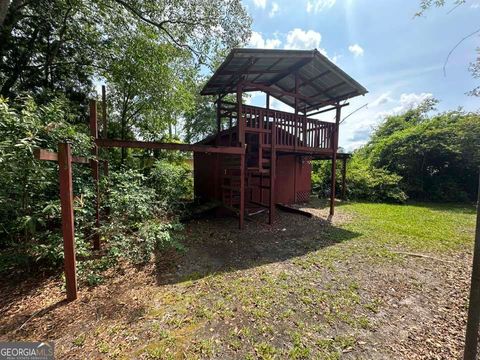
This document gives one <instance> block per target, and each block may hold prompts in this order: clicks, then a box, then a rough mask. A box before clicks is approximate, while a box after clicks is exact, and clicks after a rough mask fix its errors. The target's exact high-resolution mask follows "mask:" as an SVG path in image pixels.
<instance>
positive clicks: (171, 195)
mask: <svg viewBox="0 0 480 360" xmlns="http://www.w3.org/2000/svg"><path fill="white" fill-rule="evenodd" d="M148 184H149V185H150V186H151V187H152V188H153V189H155V191H156V192H157V195H158V199H159V201H160V204H161V206H162V207H163V208H166V209H175V208H178V206H179V205H180V204H181V202H182V201H185V199H191V198H192V194H193V178H192V175H191V169H190V167H189V166H188V164H187V163H185V162H183V161H178V162H168V161H166V160H157V161H156V162H155V163H154V164H153V167H152V169H151V171H150V175H149V177H148Z"/></svg>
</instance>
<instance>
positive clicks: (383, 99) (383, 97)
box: [369, 91, 393, 107]
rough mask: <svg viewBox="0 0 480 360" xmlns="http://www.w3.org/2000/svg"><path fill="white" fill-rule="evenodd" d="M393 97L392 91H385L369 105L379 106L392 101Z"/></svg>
mask: <svg viewBox="0 0 480 360" xmlns="http://www.w3.org/2000/svg"><path fill="white" fill-rule="evenodd" d="M391 101H393V99H392V98H391V97H390V91H387V92H386V93H383V94H382V95H380V96H379V97H378V98H376V99H375V100H374V101H373V102H371V103H370V104H369V105H370V106H371V107H377V106H380V105H383V104H386V103H387V102H391Z"/></svg>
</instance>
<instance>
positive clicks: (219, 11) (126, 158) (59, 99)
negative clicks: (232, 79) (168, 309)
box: [0, 0, 250, 284]
mask: <svg viewBox="0 0 480 360" xmlns="http://www.w3.org/2000/svg"><path fill="white" fill-rule="evenodd" d="M249 33H250V18H249V17H248V15H247V12H246V10H245V9H244V7H243V6H242V4H241V2H240V1H239V0H229V1H223V0H213V1H196V2H191V1H175V2H173V3H172V2H170V1H154V2H152V1H123V0H101V1H95V2H92V1H83V0H54V1H45V0H40V1H23V0H16V1H11V2H9V1H7V2H5V4H2V6H1V7H0V141H1V142H0V172H1V174H2V177H1V179H0V206H1V208H0V252H1V257H0V272H6V271H10V272H11V273H14V272H12V270H15V271H24V270H26V271H28V270H31V269H33V268H38V267H40V268H42V269H52V268H53V269H59V268H60V267H59V265H60V264H61V262H62V256H63V252H62V251H63V250H62V249H63V244H62V238H61V232H60V204H59V199H58V179H57V178H58V170H57V165H56V164H55V163H53V162H42V161H37V160H35V159H34V158H33V150H34V148H36V147H41V148H46V149H50V150H53V151H56V150H57V146H58V143H59V142H63V141H69V142H71V143H72V148H73V153H74V155H79V156H87V157H88V156H90V152H91V151H90V150H91V146H92V142H91V139H90V137H89V135H88V134H89V131H88V128H87V124H88V107H87V105H88V99H89V98H95V97H96V96H97V95H96V94H95V86H94V84H95V85H96V86H98V85H97V84H98V83H107V94H108V104H107V108H108V123H109V127H108V135H109V137H112V138H119V139H136V138H142V139H143V140H157V141H170V142H174V141H180V139H179V136H178V134H177V132H178V130H179V129H180V126H181V124H180V122H181V121H183V120H184V119H186V118H187V117H189V116H190V115H191V114H194V113H195V112H194V111H193V109H195V108H199V107H200V106H204V107H205V108H206V111H207V113H208V112H210V111H211V106H210V108H209V107H208V106H206V105H205V104H204V103H203V102H202V103H201V101H203V99H202V100H200V99H198V97H197V89H198V88H199V87H200V86H201V82H202V81H204V79H203V75H202V74H203V73H202V72H201V71H202V69H205V68H208V67H212V66H215V64H217V62H218V59H219V58H221V57H223V54H224V53H225V51H227V50H228V49H230V48H232V47H235V46H238V45H239V44H242V43H244V42H245V41H246V40H247V39H248V37H249ZM215 34H216V36H212V35H215ZM202 104H203V105H202ZM102 110H103V109H102V107H101V106H100V105H99V106H98V114H99V115H100V114H102ZM208 121H210V122H212V123H213V122H214V117H211V118H208V119H206V120H205V123H204V124H205V126H206V128H208V127H209V126H210V125H209V124H208ZM192 126H193V124H192V123H191V122H188V121H187V122H185V132H187V133H189V131H190V130H191V128H192ZM100 130H101V131H103V129H102V128H100ZM190 133H191V131H190ZM188 140H191V139H188ZM100 156H101V157H102V158H103V159H107V160H108V161H109V165H110V176H109V178H108V180H107V179H103V180H102V184H101V205H102V209H101V213H102V218H103V220H102V223H101V227H100V229H98V230H99V231H100V234H101V236H102V239H101V241H102V244H103V245H104V252H105V254H102V255H104V256H102V257H99V256H97V255H98V254H94V253H93V252H92V249H91V248H92V236H93V234H94V233H95V231H96V230H97V229H95V224H94V209H93V206H92V205H93V194H94V193H93V186H92V185H93V184H92V182H91V169H90V167H89V166H88V165H87V166H84V165H77V164H76V165H75V166H74V195H75V199H74V201H75V225H76V228H75V230H76V234H75V235H76V239H75V240H76V248H77V256H78V259H79V274H80V275H81V277H82V278H83V279H84V280H87V281H88V282H89V283H91V284H94V283H98V282H100V281H102V279H101V272H102V271H103V270H106V269H108V268H109V267H112V266H114V265H115V264H117V263H118V262H119V261H120V260H121V259H126V260H128V261H130V262H132V263H134V264H139V263H143V262H146V261H148V260H150V258H151V257H152V255H153V253H154V252H155V251H161V250H164V249H166V248H169V247H174V248H181V242H180V240H181V236H180V233H181V231H180V230H181V228H182V226H181V225H180V224H179V222H178V218H179V217H180V216H181V214H182V212H183V210H184V208H183V204H184V202H185V200H191V198H192V179H191V169H190V167H189V165H188V163H187V160H188V158H187V156H186V154H182V153H177V152H170V153H167V152H163V151H150V150H126V149H123V150H118V149H111V150H110V151H108V152H107V151H101V153H100ZM107 181H108V183H107ZM107 189H108V191H107Z"/></svg>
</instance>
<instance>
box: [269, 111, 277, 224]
mask: <svg viewBox="0 0 480 360" xmlns="http://www.w3.org/2000/svg"><path fill="white" fill-rule="evenodd" d="M276 122H277V113H276V112H274V113H273V119H272V141H271V146H270V211H269V214H268V223H269V224H270V225H272V224H273V222H274V221H275V176H276V173H277V152H276V149H275V147H276V144H277V123H276Z"/></svg>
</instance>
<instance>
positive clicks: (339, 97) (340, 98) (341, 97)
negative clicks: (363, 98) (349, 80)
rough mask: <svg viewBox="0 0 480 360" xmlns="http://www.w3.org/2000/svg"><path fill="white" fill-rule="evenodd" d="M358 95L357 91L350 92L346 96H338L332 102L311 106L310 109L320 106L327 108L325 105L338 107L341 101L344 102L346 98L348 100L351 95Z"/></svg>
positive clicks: (320, 102) (321, 102)
mask: <svg viewBox="0 0 480 360" xmlns="http://www.w3.org/2000/svg"><path fill="white" fill-rule="evenodd" d="M355 94H357V90H354V91H350V92H348V93H346V94H343V95H340V96H337V97H336V98H334V99H332V100H331V101H330V100H329V101H319V102H317V103H315V104H313V105H311V106H310V109H314V108H318V107H319V106H325V105H338V102H339V101H341V100H344V99H345V98H348V97H349V96H350V95H355Z"/></svg>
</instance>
